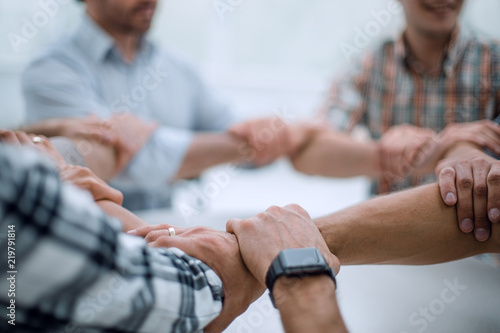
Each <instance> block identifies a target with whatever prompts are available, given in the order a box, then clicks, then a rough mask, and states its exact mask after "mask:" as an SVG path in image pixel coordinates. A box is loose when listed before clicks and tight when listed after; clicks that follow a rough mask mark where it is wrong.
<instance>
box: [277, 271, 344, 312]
mask: <svg viewBox="0 0 500 333" xmlns="http://www.w3.org/2000/svg"><path fill="white" fill-rule="evenodd" d="M335 288H336V287H335V283H334V282H333V280H332V279H331V278H329V277H328V276H327V275H316V276H306V277H287V276H281V277H279V278H278V279H277V280H276V283H275V284H274V288H273V291H272V294H273V297H274V300H275V303H276V306H277V307H278V309H279V308H280V307H281V306H284V305H286V304H287V303H289V302H291V303H293V304H295V305H297V304H296V302H297V300H301V301H307V300H311V301H314V299H316V298H317V297H318V295H324V296H325V297H326V296H328V297H330V296H331V297H335ZM304 303H306V302H304Z"/></svg>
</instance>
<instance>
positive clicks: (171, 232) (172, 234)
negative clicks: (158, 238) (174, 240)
mask: <svg viewBox="0 0 500 333" xmlns="http://www.w3.org/2000/svg"><path fill="white" fill-rule="evenodd" d="M168 233H169V234H170V237H173V236H175V229H174V228H168Z"/></svg>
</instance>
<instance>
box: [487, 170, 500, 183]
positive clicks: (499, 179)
mask: <svg viewBox="0 0 500 333" xmlns="http://www.w3.org/2000/svg"><path fill="white" fill-rule="evenodd" d="M488 184H489V185H490V186H500V173H496V172H495V173H490V174H489V175H488Z"/></svg>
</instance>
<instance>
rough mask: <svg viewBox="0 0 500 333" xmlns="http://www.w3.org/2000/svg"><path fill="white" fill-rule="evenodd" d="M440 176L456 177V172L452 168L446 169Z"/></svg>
mask: <svg viewBox="0 0 500 333" xmlns="http://www.w3.org/2000/svg"><path fill="white" fill-rule="evenodd" d="M439 176H440V177H445V178H451V177H455V170H454V169H453V168H451V167H447V168H444V169H442V170H441V172H440V173H439Z"/></svg>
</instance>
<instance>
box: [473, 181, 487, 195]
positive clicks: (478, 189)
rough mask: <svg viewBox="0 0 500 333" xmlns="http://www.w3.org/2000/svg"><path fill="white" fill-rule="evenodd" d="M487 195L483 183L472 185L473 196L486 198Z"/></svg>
mask: <svg viewBox="0 0 500 333" xmlns="http://www.w3.org/2000/svg"><path fill="white" fill-rule="evenodd" d="M487 193H488V187H487V186H486V184H484V183H479V184H475V185H474V194H475V195H477V196H486V194H487Z"/></svg>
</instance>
